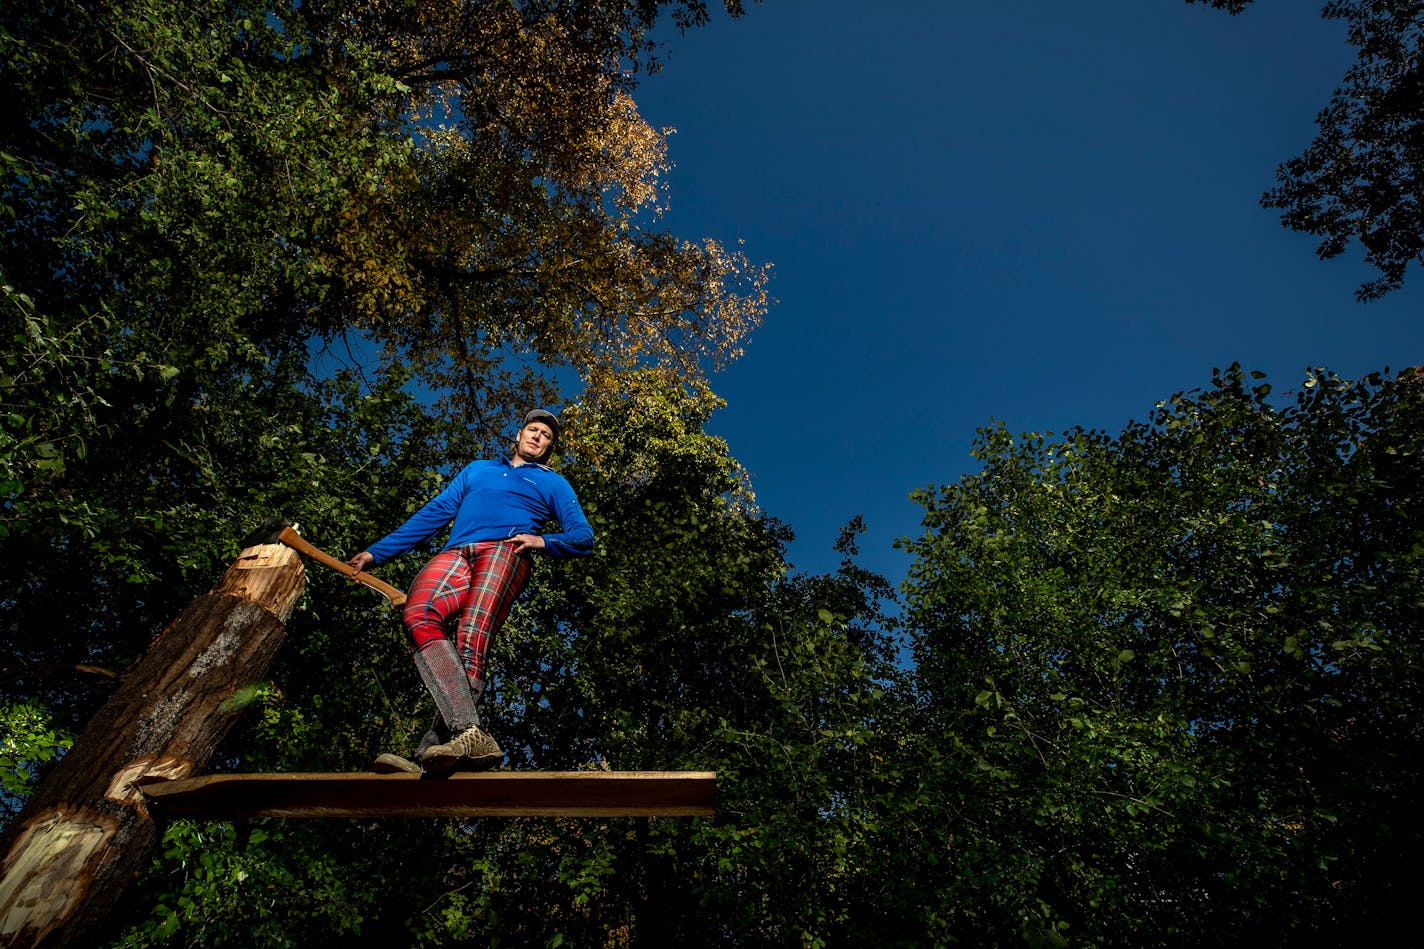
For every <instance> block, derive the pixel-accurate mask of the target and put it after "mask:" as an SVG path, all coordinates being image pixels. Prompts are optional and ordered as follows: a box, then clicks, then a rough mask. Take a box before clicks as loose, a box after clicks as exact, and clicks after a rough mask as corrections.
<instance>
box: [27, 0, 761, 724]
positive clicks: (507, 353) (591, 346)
mask: <svg viewBox="0 0 1424 949" xmlns="http://www.w3.org/2000/svg"><path fill="white" fill-rule="evenodd" d="M665 6H667V7H669V8H671V9H672V10H673V11H674V12H675V15H676V17H677V18H678V19H679V20H680V21H681V22H685V23H687V24H689V25H690V24H692V23H695V22H697V21H699V20H700V19H702V18H703V17H705V15H706V9H705V7H704V6H703V5H702V4H699V3H674V4H670V5H664V4H658V3H652V2H649V3H639V4H637V5H620V4H583V3H572V4H555V5H545V4H542V3H523V4H516V3H508V2H502V0H485V2H475V0H470V2H459V3H443V4H419V5H414V4H404V3H386V4H360V5H355V4H353V5H343V4H334V5H332V4H318V5H312V4H288V3H282V2H278V3H274V4H266V5H257V6H252V5H241V4H240V5H236V6H234V5H213V4H202V5H199V6H198V7H197V8H193V7H191V5H187V6H185V5H176V6H175V5H174V4H172V3H171V0H123V2H120V3H90V2H87V0H74V2H69V3H65V4H62V5H60V6H57V7H56V6H45V5H40V6H38V7H36V6H32V5H31V6H25V5H10V6H8V7H7V8H6V9H5V11H4V12H3V13H0V50H3V51H4V62H5V64H6V65H5V68H4V71H3V73H0V75H3V81H4V86H5V93H6V94H5V97H4V103H5V105H4V108H5V109H6V110H7V118H8V119H9V121H7V122H6V123H3V124H2V125H0V211H3V214H2V215H0V278H3V279H0V283H3V285H4V287H5V289H4V291H3V298H0V320H3V323H0V333H3V334H4V337H5V338H6V339H7V340H8V341H10V342H11V346H10V347H9V350H8V352H9V355H7V356H6V357H5V360H4V364H3V366H0V402H3V408H4V412H0V483H3V492H4V493H3V507H0V564H3V566H4V576H5V577H6V580H5V583H4V586H3V587H0V628H3V629H4V630H5V631H6V634H7V635H6V642H7V649H6V654H5V655H4V656H3V657H0V682H4V683H5V687H6V688H7V689H11V690H13V691H14V693H15V694H33V695H41V694H42V695H44V696H45V697H46V699H47V700H48V701H52V702H53V703H54V707H55V708H56V709H57V710H59V711H60V712H61V714H63V715H64V716H66V717H67V718H68V720H69V721H70V722H80V721H83V720H84V719H85V718H86V717H87V714H88V710H89V709H90V708H92V702H93V701H94V700H95V698H96V697H97V696H98V695H100V694H102V692H103V690H104V689H105V688H106V687H107V686H106V683H104V682H103V681H95V680H91V679H89V678H88V677H84V676H80V677H74V676H73V675H55V674H54V673H56V672H57V671H58V670H73V669H75V668H77V667H79V666H88V667H103V668H107V669H109V670H110V671H114V670H116V669H119V668H122V667H123V666H124V665H125V664H126V663H128V662H129V661H131V660H132V659H133V658H134V657H135V656H136V655H137V654H138V651H139V650H140V649H141V648H142V647H143V645H144V644H145V643H146V642H147V641H148V640H149V639H150V638H151V636H152V635H153V633H154V632H155V631H156V630H158V629H160V628H162V626H163V624H166V623H167V622H168V620H169V619H171V617H172V615H173V614H174V613H175V612H176V610H177V609H178V608H179V607H180V606H181V605H182V604H184V603H186V602H188V601H189V600H191V598H192V597H193V596H194V595H195V594H196V593H198V592H200V591H201V590H202V589H205V588H206V585H207V584H208V583H210V582H211V578H212V577H213V576H214V575H215V574H216V572H217V571H218V570H219V569H220V567H221V565H222V564H224V563H225V562H226V560H227V559H228V558H229V557H230V555H231V552H232V547H231V545H232V543H233V542H234V541H235V539H236V538H237V537H240V536H241V535H242V534H243V533H245V532H246V531H247V530H248V529H249V528H250V526H251V525H252V524H255V523H257V522H259V521H260V520H261V519H262V518H263V517H265V516H266V515H267V514H270V513H273V512H280V513H282V514H284V515H286V516H287V517H289V518H292V519H294V520H300V521H301V522H302V523H303V524H305V525H307V526H308V527H312V528H319V529H320V530H321V533H320V534H318V537H319V538H320V539H321V540H322V541H323V542H325V543H327V544H328V545H330V544H332V543H333V542H337V541H346V540H347V539H348V538H352V537H357V536H359V537H361V538H362V540H352V541H351V542H352V543H361V542H364V541H365V540H368V539H369V537H370V535H371V533H373V532H374V530H375V524H377V523H385V521H386V517H385V512H386V511H390V510H401V509H403V508H404V507H406V506H407V504H408V503H409V499H410V498H412V497H416V496H418V495H419V489H420V488H421V487H423V486H424V485H425V484H427V483H428V479H429V478H430V477H433V476H434V475H435V472H436V471H437V470H438V469H442V468H444V467H447V466H449V465H451V464H454V463H456V462H459V461H462V460H465V459H468V458H469V457H470V456H471V455H472V454H474V453H475V452H476V451H478V450H484V449H488V448H491V447H492V446H494V445H496V444H497V443H498V442H499V440H500V439H501V438H503V437H506V436H507V434H508V432H507V430H506V428H505V420H506V419H508V418H509V417H511V415H512V412H513V408H514V407H515V406H520V407H523V406H526V405H527V404H529V403H537V402H541V401H548V402H552V403H557V402H558V401H559V385H560V384H561V383H562V382H566V381H567V380H568V378H569V373H568V372H567V370H569V369H572V370H574V372H575V373H576V374H577V375H578V376H580V377H581V382H582V383H583V384H585V385H593V386H597V385H600V384H602V383H601V382H600V380H603V379H606V378H607V377H608V376H609V374H611V373H615V372H617V371H619V370H621V369H623V368H626V367H627V366H629V365H631V364H647V365H650V366H651V367H653V368H657V369H660V370H661V371H662V372H664V374H665V375H668V376H674V377H675V376H680V375H688V376H689V377H692V378H696V377H699V376H700V374H701V373H702V372H703V371H705V370H706V369H708V368H711V367H712V366H714V365H716V364H717V363H718V362H719V361H722V360H725V359H727V358H731V357H732V356H733V355H735V352H736V349H737V341H738V340H739V339H740V338H741V337H742V336H743V335H744V334H745V332H747V331H748V330H749V329H750V328H751V327H752V326H753V325H754V324H755V323H756V321H757V320H758V319H759V317H760V313H761V311H762V309H763V308H764V306H765V299H766V298H765V292H764V281H765V269H764V268H762V267H757V266H754V265H752V264H750V263H749V262H748V261H747V260H746V258H745V257H744V256H743V255H741V254H740V253H739V252H735V251H728V250H725V249H723V248H721V247H720V246H718V245H716V244H715V243H713V242H706V241H703V242H696V241H686V240H682V239H679V238H676V237H674V236H673V235H669V234H666V233H662V232H659V231H657V230H656V229H655V227H654V226H653V225H655V224H656V218H655V217H654V218H650V217H649V216H648V215H647V214H643V215H642V216H641V217H640V216H639V214H640V212H639V209H640V208H643V209H646V208H647V207H649V205H650V201H651V200H652V195H654V194H655V193H656V192H657V186H658V184H657V183H658V174H659V172H660V170H661V168H662V167H663V163H664V161H665V158H664V153H663V137H662V133H660V132H657V131H655V130H652V129H651V128H649V127H648V126H647V125H646V123H644V122H642V120H641V119H640V118H639V117H638V116H637V113H636V109H635V108H634V107H633V105H632V103H631V99H630V98H629V96H628V89H629V88H631V78H630V77H629V76H628V75H625V70H626V69H627V68H630V67H632V66H636V65H638V64H639V63H640V62H641V61H642V60H643V59H644V58H645V57H648V56H649V55H650V53H651V49H652V48H651V44H650V43H649V42H648V40H647V37H646V34H647V31H648V29H650V28H651V26H652V24H653V22H654V20H655V19H656V16H657V15H658V13H659V11H660V9H662V8H664V7H665ZM439 121H447V124H448V125H449V127H448V128H447V129H444V130H437V129H436V128H435V126H436V124H438V122H439ZM353 350H355V351H358V352H360V353H362V354H363V355H362V356H358V357H357V358H355V359H348V358H347V357H345V356H344V355H343V356H340V357H339V358H338V357H337V356H336V355H335V354H340V353H345V352H350V351H353ZM373 351H383V352H384V359H383V362H382V364H381V365H380V366H378V367H377V368H375V369H374V370H373V369H370V368H367V367H365V366H363V365H361V364H362V363H364V362H366V361H369V360H368V359H367V358H365V355H364V354H369V353H371V352H373ZM341 363H345V364H346V365H347V366H348V367H349V368H350V369H351V371H352V374H351V375H350V376H349V377H347V378H345V379H344V380H339V381H333V380H332V379H331V376H332V375H333V372H332V367H333V365H334V364H338V365H339V364H341ZM560 372H563V373H564V374H563V375H559V373H560ZM358 385H359V386H360V387H364V388H365V390H366V391H367V392H369V393H370V394H371V395H372V398H371V399H370V401H368V402H365V403H360V405H361V408H359V410H358V409H356V408H355V407H356V406H357V405H358V403H359V400H358V399H357V398H356V396H355V395H354V394H353V393H355V392H356V391H357V389H356V388H353V386H358ZM332 386H336V387H337V388H338V389H340V388H341V387H345V388H344V389H341V392H340V394H333V393H335V392H336V389H333V388H332ZM402 386H405V387H407V389H408V390H409V391H415V392H420V393H422V394H423V395H426V396H427V397H429V396H430V395H431V394H433V395H435V396H443V397H444V404H445V407H446V409H447V410H448V411H446V412H445V413H444V415H443V416H442V415H439V414H432V415H431V417H429V418H426V419H420V420H417V419H416V418H415V417H414V416H415V415H418V414H419V413H418V412H416V411H415V410H414V409H413V408H412V406H411V405H410V404H398V401H397V400H398V393H399V391H400V389H401V387H402ZM348 410H352V411H355V412H356V414H354V415H346V414H344V413H346V412H347V411H348ZM386 410H389V412H390V413H391V417H389V418H385V417H378V416H379V415H380V413H381V412H382V411H386ZM402 426H404V427H405V428H406V431H404V432H402V431H401V428H402ZM388 427H393V428H394V429H395V432H394V433H393V434H391V435H387V434H386V429H387V428H388ZM402 435H406V436H408V440H402ZM338 443H339V444H338ZM387 464H392V465H395V466H396V468H395V470H392V471H383V470H382V469H383V468H384V467H385V466H386V465H387ZM427 469H429V470H427ZM358 475H359V478H358V480H360V481H367V480H376V481H377V482H378V487H377V490H376V492H375V493H374V494H372V495H369V496H368V497H367V499H366V503H367V504H368V505H375V504H380V505H383V509H381V510H377V509H374V508H371V507H367V508H366V512H367V513H366V514H356V515H355V517H356V518H357V520H356V521H354V522H346V521H342V520H341V519H340V518H339V517H337V516H335V515H336V514H337V513H338V512H342V511H349V509H350V507H351V505H347V504H343V503H340V502H335V501H333V500H332V499H334V498H341V497H343V496H344V495H345V494H346V492H347V490H348V485H349V484H350V482H351V479H352V478H353V476H358ZM372 476H375V477H374V479H373V478H372ZM408 479H409V480H408ZM412 484H414V486H415V488H416V490H410V488H411V486H412ZM343 516H345V515H343ZM56 604H62V608H61V609H60V611H59V613H58V614H56V613H55V612H54V610H55V605H56ZM101 618H102V619H101ZM38 628H44V629H46V630H51V629H55V630H56V632H55V633H54V635H46V636H43V637H40V636H34V635H28V634H27V632H28V631H30V630H34V629H38Z"/></svg>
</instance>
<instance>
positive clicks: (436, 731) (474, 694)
mask: <svg viewBox="0 0 1424 949" xmlns="http://www.w3.org/2000/svg"><path fill="white" fill-rule="evenodd" d="M484 690H485V680H484V679H471V680H470V698H472V699H474V702H475V709H476V714H478V711H479V705H480V694H481V693H483V692H484ZM480 727H481V728H483V727H484V726H483V725H481V726H480ZM453 737H454V733H452V732H451V731H450V726H449V725H446V724H445V719H444V717H443V716H442V715H441V714H440V713H439V712H436V713H435V716H434V717H433V718H431V719H430V727H429V728H427V729H426V730H425V734H424V735H422V736H420V744H419V745H417V746H416V749H415V759H416V760H417V761H419V760H420V758H421V756H422V755H424V754H425V752H426V750H427V749H429V748H434V747H435V746H436V745H443V744H445V742H447V741H449V740H450V739H451V738H453Z"/></svg>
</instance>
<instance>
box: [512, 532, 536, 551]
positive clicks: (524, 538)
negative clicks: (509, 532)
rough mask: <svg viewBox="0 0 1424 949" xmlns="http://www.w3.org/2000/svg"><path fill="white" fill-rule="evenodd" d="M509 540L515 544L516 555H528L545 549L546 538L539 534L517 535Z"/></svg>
mask: <svg viewBox="0 0 1424 949" xmlns="http://www.w3.org/2000/svg"><path fill="white" fill-rule="evenodd" d="M509 539H510V540H511V541H512V542H513V543H514V552H515V553H516V554H527V553H529V552H530V551H531V550H543V549H544V538H542V537H540V536H539V535H538V534H515V535H514V536H513V537H511V538H509Z"/></svg>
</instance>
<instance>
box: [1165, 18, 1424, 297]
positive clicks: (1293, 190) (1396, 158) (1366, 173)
mask: <svg viewBox="0 0 1424 949" xmlns="http://www.w3.org/2000/svg"><path fill="white" fill-rule="evenodd" d="M1187 2H1188V3H1202V2H1205V3H1209V4H1210V5H1211V6H1214V7H1217V8H1220V9H1224V10H1227V11H1229V12H1230V13H1233V14H1235V13H1240V12H1241V11H1242V10H1244V9H1245V8H1246V6H1247V5H1248V4H1249V3H1250V2H1251V0H1187ZM1322 15H1323V16H1324V17H1326V18H1327V19H1338V20H1344V21H1345V22H1346V23H1347V25H1348V28H1349V41H1350V45H1351V46H1353V47H1355V49H1356V50H1357V51H1358V61H1357V62H1356V63H1355V65H1353V66H1351V67H1350V69H1349V71H1347V72H1346V73H1345V77H1344V79H1343V81H1342V82H1341V85H1340V87H1339V88H1338V89H1336V90H1335V94H1334V95H1333V96H1332V97H1331V99H1330V104H1329V105H1328V106H1326V107H1325V108H1324V109H1322V110H1321V112H1320V113H1319V115H1318V116H1317V117H1316V125H1317V126H1318V128H1319V132H1318V134H1317V135H1316V137H1315V140H1314V141H1313V142H1311V143H1310V145H1309V146H1308V147H1307V148H1306V149H1305V151H1304V152H1303V153H1302V154H1301V155H1300V156H1299V157H1298V158H1293V159H1291V160H1289V161H1287V162H1285V163H1283V164H1282V165H1281V166H1280V167H1279V168H1278V169H1277V171H1276V179H1277V182H1278V184H1277V186H1276V187H1275V188H1273V189H1271V190H1270V191H1268V192H1266V194H1265V196H1264V197H1263V198H1262V204H1264V205H1265V206H1266V207H1268V208H1277V209H1279V210H1280V211H1281V221H1282V223H1284V224H1285V225H1286V226H1287V227H1289V228H1291V229H1292V230H1297V231H1303V232H1305V233H1307V234H1311V235H1314V236H1315V237H1317V238H1318V239H1319V241H1320V243H1319V244H1318V245H1317V247H1316V253H1317V254H1319V255H1320V257H1321V258H1322V259H1326V260H1328V259H1330V258H1332V257H1338V256H1339V255H1340V254H1342V253H1344V252H1345V250H1346V248H1347V247H1349V245H1350V243H1351V241H1358V242H1359V243H1360V246H1362V247H1363V248H1364V250H1365V260H1366V261H1368V262H1369V263H1370V264H1371V265H1373V266H1374V267H1375V268H1376V269H1377V270H1378V271H1379V273H1380V275H1379V276H1378V277H1377V278H1375V279H1373V280H1370V281H1367V282H1366V283H1365V284H1364V285H1362V286H1361V287H1360V289H1359V290H1358V291H1357V293H1356V295H1357V297H1358V298H1359V299H1361V300H1372V299H1376V298H1378V297H1381V296H1383V295H1384V294H1386V293H1388V292H1389V291H1391V290H1397V289H1398V288H1399V287H1401V286H1403V284H1404V275H1405V273H1406V272H1407V271H1408V269H1409V265H1410V264H1411V263H1424V226H1421V222H1424V216H1421V207H1424V145H1421V142H1424V109H1421V108H1420V102H1421V101H1424V66H1421V63H1424V48H1421V45H1420V44H1421V38H1424V7H1421V6H1420V5H1419V3H1418V2H1416V0H1330V2H1328V3H1325V4H1324V6H1323V8H1322Z"/></svg>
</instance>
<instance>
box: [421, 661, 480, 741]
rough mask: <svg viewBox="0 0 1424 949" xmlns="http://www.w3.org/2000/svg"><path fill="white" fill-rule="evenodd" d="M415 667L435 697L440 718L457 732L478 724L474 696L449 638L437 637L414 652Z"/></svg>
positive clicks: (478, 719)
mask: <svg viewBox="0 0 1424 949" xmlns="http://www.w3.org/2000/svg"><path fill="white" fill-rule="evenodd" d="M415 668H416V670H417V671H418V672H419V673H420V678H421V681H422V682H424V683H425V687H426V688H427V689H429V690H430V694H431V696H432V697H433V698H434V699H435V707H436V708H437V709H439V711H440V717H441V718H443V719H444V720H445V724H446V725H448V726H449V727H450V730H451V731H452V732H454V733H455V734H457V735H458V734H459V733H460V732H462V731H464V730H465V729H467V728H469V727H470V726H471V725H478V724H479V721H480V717H479V713H478V712H476V711H475V696H474V693H473V692H472V691H471V689H470V680H469V678H468V677H466V675H465V667H464V665H463V664H462V663H461V662H460V656H459V654H458V653H456V652H455V646H454V645H453V644H452V643H451V642H450V641H449V640H448V639H441V640H436V641H435V642H433V643H430V644H428V645H427V646H425V648H423V649H421V650H419V651H418V652H416V654H415Z"/></svg>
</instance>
